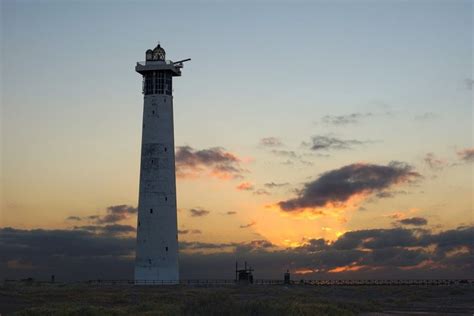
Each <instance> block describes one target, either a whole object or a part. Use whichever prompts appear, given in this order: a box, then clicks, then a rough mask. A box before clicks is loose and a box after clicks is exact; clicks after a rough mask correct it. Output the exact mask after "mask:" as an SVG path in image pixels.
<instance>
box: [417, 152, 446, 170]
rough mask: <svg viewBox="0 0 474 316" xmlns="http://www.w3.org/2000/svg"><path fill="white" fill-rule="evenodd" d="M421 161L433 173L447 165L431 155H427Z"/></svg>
mask: <svg viewBox="0 0 474 316" xmlns="http://www.w3.org/2000/svg"><path fill="white" fill-rule="evenodd" d="M423 161H424V162H425V163H426V165H427V166H428V167H429V168H430V169H432V170H435V171H439V170H442V169H443V168H444V167H446V166H447V165H448V163H447V161H445V160H442V159H439V158H437V157H436V156H435V154H433V153H427V154H426V155H425V157H424V158H423Z"/></svg>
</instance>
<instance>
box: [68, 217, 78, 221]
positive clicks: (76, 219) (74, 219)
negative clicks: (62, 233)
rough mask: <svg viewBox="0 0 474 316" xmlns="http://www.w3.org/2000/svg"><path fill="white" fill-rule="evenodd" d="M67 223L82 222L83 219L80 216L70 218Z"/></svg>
mask: <svg viewBox="0 0 474 316" xmlns="http://www.w3.org/2000/svg"><path fill="white" fill-rule="evenodd" d="M66 220H67V221H81V220H82V218H81V217H79V216H69V217H67V218H66Z"/></svg>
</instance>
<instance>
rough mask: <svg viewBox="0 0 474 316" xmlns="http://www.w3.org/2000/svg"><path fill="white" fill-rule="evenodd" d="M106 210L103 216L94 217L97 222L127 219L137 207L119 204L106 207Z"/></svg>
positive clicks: (136, 210) (134, 212)
mask: <svg viewBox="0 0 474 316" xmlns="http://www.w3.org/2000/svg"><path fill="white" fill-rule="evenodd" d="M106 212H107V214H106V215H105V216H103V217H99V218H97V219H96V222H97V223H98V224H106V223H115V222H119V221H122V220H124V219H128V218H129V217H130V215H132V214H136V213H137V212H138V209H137V208H136V207H133V206H130V205H126V204H121V205H112V206H109V207H107V210H106Z"/></svg>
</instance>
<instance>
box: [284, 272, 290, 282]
mask: <svg viewBox="0 0 474 316" xmlns="http://www.w3.org/2000/svg"><path fill="white" fill-rule="evenodd" d="M283 283H284V284H291V280H290V270H286V272H285V274H284V278H283Z"/></svg>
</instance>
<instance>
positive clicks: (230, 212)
mask: <svg viewBox="0 0 474 316" xmlns="http://www.w3.org/2000/svg"><path fill="white" fill-rule="evenodd" d="M226 214H227V215H235V214H237V212H235V211H228V212H227V213H226Z"/></svg>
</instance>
